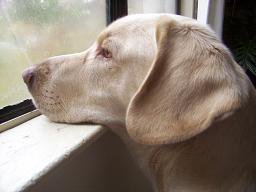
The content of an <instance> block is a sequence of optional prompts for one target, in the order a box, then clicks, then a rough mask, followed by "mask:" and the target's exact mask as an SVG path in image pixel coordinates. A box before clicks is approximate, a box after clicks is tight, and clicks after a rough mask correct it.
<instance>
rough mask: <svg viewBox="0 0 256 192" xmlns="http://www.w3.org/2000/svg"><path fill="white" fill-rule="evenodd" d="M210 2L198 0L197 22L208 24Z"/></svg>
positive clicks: (208, 0)
mask: <svg viewBox="0 0 256 192" xmlns="http://www.w3.org/2000/svg"><path fill="white" fill-rule="evenodd" d="M209 4H210V0H198V8H197V20H198V21H199V22H200V23H202V24H207V23H208V11H209Z"/></svg>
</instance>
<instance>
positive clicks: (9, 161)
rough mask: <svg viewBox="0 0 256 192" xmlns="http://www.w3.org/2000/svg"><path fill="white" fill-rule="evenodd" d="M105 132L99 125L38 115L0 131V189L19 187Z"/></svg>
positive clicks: (6, 190) (30, 183)
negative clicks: (56, 119) (62, 120)
mask: <svg viewBox="0 0 256 192" xmlns="http://www.w3.org/2000/svg"><path fill="white" fill-rule="evenodd" d="M104 132H105V128H103V127H102V126H99V125H68V124H57V123H53V122H50V121H49V120H47V119H46V117H44V116H42V115H40V116H38V117H36V118H34V119H31V120H29V121H27V122H25V123H23V124H21V125H18V126H17V127H15V128H13V129H10V130H7V131H5V132H3V133H0V191H1V192H14V191H23V190H25V189H26V188H28V187H30V186H31V185H33V184H35V183H36V182H37V181H38V180H39V179H40V178H41V177H42V176H44V175H45V174H46V173H48V172H49V171H50V170H52V169H53V168H55V167H56V166H57V165H59V164H60V163H62V162H63V161H65V159H68V158H70V157H71V156H72V155H74V154H76V153H77V152H79V151H80V150H81V149H83V148H84V147H87V146H88V145H89V144H91V143H92V142H93V141H95V140H96V139H98V138H99V137H100V136H101V135H103V133H104Z"/></svg>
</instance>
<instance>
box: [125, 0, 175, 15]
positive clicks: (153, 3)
mask: <svg viewBox="0 0 256 192" xmlns="http://www.w3.org/2000/svg"><path fill="white" fill-rule="evenodd" d="M128 13H129V14H136V13H173V14H175V13H176V1H175V0H140V1H138V0H128Z"/></svg>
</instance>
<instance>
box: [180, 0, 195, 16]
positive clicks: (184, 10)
mask: <svg viewBox="0 0 256 192" xmlns="http://www.w3.org/2000/svg"><path fill="white" fill-rule="evenodd" d="M180 9H181V10H180V12H181V15H183V16H186V17H190V18H193V11H194V0H181V7H180Z"/></svg>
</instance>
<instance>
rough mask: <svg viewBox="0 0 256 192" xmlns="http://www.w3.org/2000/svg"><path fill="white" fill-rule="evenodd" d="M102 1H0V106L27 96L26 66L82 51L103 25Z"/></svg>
mask: <svg viewBox="0 0 256 192" xmlns="http://www.w3.org/2000/svg"><path fill="white" fill-rule="evenodd" d="M105 2H106V1H105V0H22V1H21V0H1V1H0V109H1V108H2V107H4V106H6V105H10V104H15V103H18V102H20V101H22V100H24V99H25V98H29V97H30V96H29V93H28V91H27V89H26V87H25V84H24V83H23V81H22V78H21V73H22V71H23V70H24V69H25V68H27V67H28V66H29V65H32V64H34V63H38V62H40V61H41V60H43V59H45V58H47V57H50V56H54V55H60V54H67V53H72V52H79V51H83V50H85V49H86V48H87V47H88V46H89V45H90V44H91V43H92V42H93V41H94V39H95V37H96V36H97V35H98V33H99V32H100V31H101V30H102V29H103V28H104V27H105V26H106V4H105Z"/></svg>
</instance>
